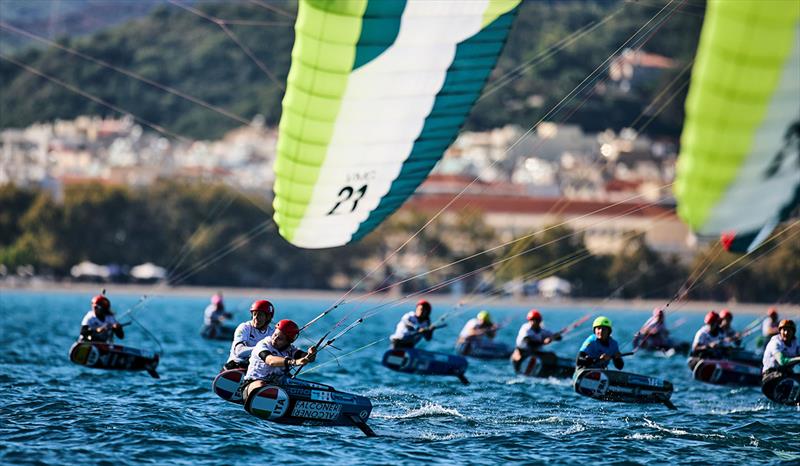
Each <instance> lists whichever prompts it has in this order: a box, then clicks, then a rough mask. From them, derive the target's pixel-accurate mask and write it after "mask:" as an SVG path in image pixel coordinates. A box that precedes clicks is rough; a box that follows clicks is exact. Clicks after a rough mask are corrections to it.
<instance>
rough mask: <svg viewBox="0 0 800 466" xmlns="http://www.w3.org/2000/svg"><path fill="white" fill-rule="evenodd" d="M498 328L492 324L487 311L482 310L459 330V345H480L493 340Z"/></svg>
mask: <svg viewBox="0 0 800 466" xmlns="http://www.w3.org/2000/svg"><path fill="white" fill-rule="evenodd" d="M497 330H498V326H497V324H495V323H494V322H492V316H491V314H489V311H486V310H483V311H481V312H479V313H478V315H477V316H475V318H474V319H470V320H469V321H468V322H467V323H466V324H465V325H464V328H463V329H461V333H460V334H459V335H458V343H457V344H459V345H473V344H481V343H482V342H486V341H489V340H492V339H494V337H495V335H496V334H497Z"/></svg>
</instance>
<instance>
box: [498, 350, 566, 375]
mask: <svg viewBox="0 0 800 466" xmlns="http://www.w3.org/2000/svg"><path fill="white" fill-rule="evenodd" d="M513 365H514V369H515V371H516V372H517V373H519V374H522V375H526V376H528V377H559V378H566V377H572V375H573V374H574V373H575V361H574V360H572V359H569V358H561V357H558V356H557V355H556V354H555V353H550V352H535V353H532V354H530V355H526V356H524V357H523V358H522V359H521V360H520V361H519V363H513Z"/></svg>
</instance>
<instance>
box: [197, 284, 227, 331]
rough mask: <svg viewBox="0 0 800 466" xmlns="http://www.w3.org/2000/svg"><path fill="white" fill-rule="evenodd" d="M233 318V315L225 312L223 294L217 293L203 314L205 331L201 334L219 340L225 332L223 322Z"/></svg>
mask: <svg viewBox="0 0 800 466" xmlns="http://www.w3.org/2000/svg"><path fill="white" fill-rule="evenodd" d="M232 317H233V314H231V313H230V312H227V311H226V310H225V303H224V302H223V301H222V293H215V294H214V296H212V297H211V303H210V304H209V305H208V306H206V309H205V311H204V312H203V330H202V331H201V332H200V334H201V335H202V336H203V337H205V338H217V336H218V335H220V334H222V332H223V329H222V328H223V322H225V320H226V319H230V318H232Z"/></svg>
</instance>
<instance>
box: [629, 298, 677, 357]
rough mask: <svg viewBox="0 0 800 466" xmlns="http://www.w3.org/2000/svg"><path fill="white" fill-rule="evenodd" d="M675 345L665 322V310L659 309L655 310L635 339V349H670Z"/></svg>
mask: <svg viewBox="0 0 800 466" xmlns="http://www.w3.org/2000/svg"><path fill="white" fill-rule="evenodd" d="M673 346H675V345H674V343H673V342H672V340H671V339H670V337H669V330H667V325H666V322H665V320H664V309H662V308H660V307H657V308H655V309H653V315H652V317H650V318H649V319H647V321H646V322H645V323H644V325H642V328H640V329H639V331H638V332H636V335H634V337H633V347H634V348H640V347H646V348H653V349H665V350H666V349H669V348H672V347H673Z"/></svg>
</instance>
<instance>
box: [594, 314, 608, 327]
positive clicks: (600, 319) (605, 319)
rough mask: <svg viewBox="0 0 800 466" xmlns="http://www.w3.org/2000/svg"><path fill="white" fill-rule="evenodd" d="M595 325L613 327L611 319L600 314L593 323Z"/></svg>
mask: <svg viewBox="0 0 800 466" xmlns="http://www.w3.org/2000/svg"><path fill="white" fill-rule="evenodd" d="M595 327H608V328H611V319H609V318H608V317H605V316H600V317H598V318H597V319H595V320H594V323H592V328H595Z"/></svg>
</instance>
